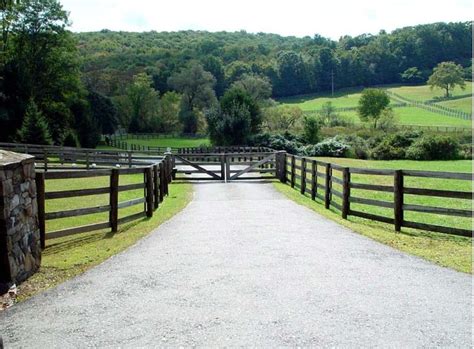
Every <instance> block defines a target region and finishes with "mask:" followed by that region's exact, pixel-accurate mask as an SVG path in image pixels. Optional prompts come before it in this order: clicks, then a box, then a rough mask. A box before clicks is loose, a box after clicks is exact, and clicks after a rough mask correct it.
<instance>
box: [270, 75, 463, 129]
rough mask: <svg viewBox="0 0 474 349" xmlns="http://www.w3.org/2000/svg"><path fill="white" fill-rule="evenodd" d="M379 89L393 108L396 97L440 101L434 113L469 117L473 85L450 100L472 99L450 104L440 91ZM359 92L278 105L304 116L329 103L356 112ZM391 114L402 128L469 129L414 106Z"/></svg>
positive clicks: (344, 91) (460, 122)
mask: <svg viewBox="0 0 474 349" xmlns="http://www.w3.org/2000/svg"><path fill="white" fill-rule="evenodd" d="M381 88H384V89H386V90H387V91H388V92H391V93H392V94H394V95H393V96H392V97H391V103H392V104H393V105H394V104H396V103H399V102H401V101H403V100H402V99H399V98H397V97H396V96H397V95H398V96H400V97H402V98H403V99H406V100H410V101H416V102H426V101H433V100H437V99H439V101H436V102H435V103H433V104H432V106H433V107H434V108H435V109H436V108H437V106H443V107H447V108H451V109H452V110H453V111H458V112H460V113H461V112H464V113H471V108H472V82H466V88H465V89H464V90H462V89H460V88H459V87H457V88H456V89H454V90H453V92H452V95H453V96H463V95H468V94H470V95H471V96H469V97H465V98H459V99H452V100H443V99H442V98H443V93H444V92H443V91H442V90H439V89H433V90H432V89H430V87H429V86H427V85H422V86H384V87H381ZM361 91H362V88H350V89H342V90H339V91H337V92H336V93H335V94H334V96H331V94H330V93H324V94H313V95H304V96H296V97H291V98H284V99H280V100H279V102H280V103H282V104H287V105H294V106H298V107H300V108H301V109H302V110H303V111H306V112H310V111H317V110H320V109H321V108H322V106H323V104H324V103H326V102H332V104H333V106H334V107H336V108H355V107H357V104H358V102H359V98H360V95H361ZM394 112H395V115H397V117H398V119H399V122H400V123H401V124H402V125H420V126H455V127H471V121H470V120H463V119H462V118H457V117H454V116H449V115H446V114H445V113H443V111H442V110H439V111H437V110H426V109H423V108H420V107H416V106H407V107H396V108H394ZM340 114H341V115H345V116H346V117H348V118H350V119H351V120H353V121H354V122H355V123H359V122H360V120H359V117H358V115H357V112H356V111H342V112H340Z"/></svg>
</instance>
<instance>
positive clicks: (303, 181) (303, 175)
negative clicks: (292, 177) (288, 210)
mask: <svg viewBox="0 0 474 349" xmlns="http://www.w3.org/2000/svg"><path fill="white" fill-rule="evenodd" d="M300 189H301V194H303V195H304V194H305V192H306V158H302V159H301V188H300Z"/></svg>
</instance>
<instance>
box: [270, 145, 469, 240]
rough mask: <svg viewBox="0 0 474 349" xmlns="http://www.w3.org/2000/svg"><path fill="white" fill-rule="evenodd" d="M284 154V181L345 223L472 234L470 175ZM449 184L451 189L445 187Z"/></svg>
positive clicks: (398, 229)
mask: <svg viewBox="0 0 474 349" xmlns="http://www.w3.org/2000/svg"><path fill="white" fill-rule="evenodd" d="M284 156H285V159H284V160H282V161H284V163H285V165H284V166H283V168H284V171H282V172H281V173H280V178H279V179H280V181H281V182H284V183H288V184H289V185H290V186H291V187H292V188H297V189H298V190H299V191H300V193H301V194H303V195H309V196H310V197H311V198H312V199H313V200H316V201H319V202H320V203H322V204H324V206H325V208H326V209H330V208H333V209H334V210H336V211H337V212H340V214H341V216H342V218H344V219H347V217H348V216H355V217H360V218H365V219H370V220H374V221H378V222H383V223H387V224H393V225H394V227H395V231H400V230H401V228H402V227H406V228H414V229H421V230H427V231H433V232H439V233H446V234H454V235H460V236H468V237H471V236H472V198H473V193H472V174H471V173H452V172H430V171H414V170H388V169H367V168H353V167H343V166H339V165H336V164H331V163H328V162H323V161H319V160H314V159H311V158H305V157H298V156H294V155H289V154H288V155H284ZM446 182H452V185H451V186H450V187H449V188H443V183H445V184H446ZM420 184H421V185H420ZM427 186H429V187H427ZM441 188H443V189H441ZM453 188H454V189H453ZM434 205H436V206H434Z"/></svg>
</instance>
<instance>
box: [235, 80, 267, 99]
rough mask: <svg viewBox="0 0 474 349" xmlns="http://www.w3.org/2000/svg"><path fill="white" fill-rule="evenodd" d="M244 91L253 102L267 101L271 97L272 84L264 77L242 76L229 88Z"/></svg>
mask: <svg viewBox="0 0 474 349" xmlns="http://www.w3.org/2000/svg"><path fill="white" fill-rule="evenodd" d="M232 87H235V88H240V89H242V90H244V91H246V92H247V93H248V94H249V95H250V96H251V97H252V98H253V99H254V100H255V101H257V102H261V101H264V100H267V99H268V98H270V97H271V95H272V84H271V83H270V80H269V79H268V78H267V77H265V76H259V75H256V74H243V75H242V76H241V77H240V78H239V80H237V81H236V82H234V83H233V84H232V86H231V88H232Z"/></svg>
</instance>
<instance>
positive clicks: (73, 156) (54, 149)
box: [0, 143, 164, 171]
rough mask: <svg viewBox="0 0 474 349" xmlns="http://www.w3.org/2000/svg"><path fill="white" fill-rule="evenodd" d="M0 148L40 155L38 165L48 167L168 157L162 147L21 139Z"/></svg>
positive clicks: (87, 166) (137, 163)
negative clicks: (92, 145) (95, 145)
mask: <svg viewBox="0 0 474 349" xmlns="http://www.w3.org/2000/svg"><path fill="white" fill-rule="evenodd" d="M0 149H4V150H9V151H14V152H17V153H25V154H30V155H33V156H34V157H35V158H36V168H39V169H44V170H45V171H48V170H54V169H62V170H65V169H71V170H74V169H81V168H82V169H100V168H110V166H115V167H128V168H132V167H133V166H146V165H151V164H154V163H157V162H159V161H161V160H162V159H163V157H164V152H158V151H141V152H133V151H120V150H98V149H87V148H72V147H62V146H49V145H48V146H46V145H37V144H19V143H0Z"/></svg>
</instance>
